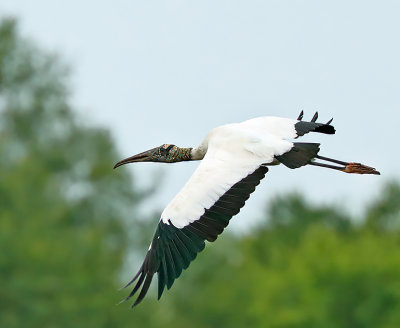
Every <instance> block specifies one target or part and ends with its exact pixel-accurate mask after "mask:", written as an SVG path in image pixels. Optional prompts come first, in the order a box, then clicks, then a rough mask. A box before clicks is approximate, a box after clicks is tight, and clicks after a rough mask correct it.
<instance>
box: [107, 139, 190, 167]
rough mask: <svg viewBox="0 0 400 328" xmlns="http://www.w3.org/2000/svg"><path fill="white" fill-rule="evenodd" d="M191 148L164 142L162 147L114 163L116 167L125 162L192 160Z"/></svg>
mask: <svg viewBox="0 0 400 328" xmlns="http://www.w3.org/2000/svg"><path fill="white" fill-rule="evenodd" d="M191 150H192V148H179V147H178V146H175V145H171V144H163V145H161V146H160V147H156V148H153V149H150V150H147V151H145V152H143V153H140V154H137V155H134V156H131V157H128V158H126V159H124V160H122V161H120V162H118V163H117V164H115V165H114V169H115V168H117V167H118V166H121V165H124V164H128V163H137V162H162V163H174V162H181V161H190V160H191Z"/></svg>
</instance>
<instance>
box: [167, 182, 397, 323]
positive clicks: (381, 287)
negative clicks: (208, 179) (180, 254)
mask: <svg viewBox="0 0 400 328" xmlns="http://www.w3.org/2000/svg"><path fill="white" fill-rule="evenodd" d="M399 190H400V189H399V186H398V185H395V184H391V185H389V187H387V188H385V192H383V193H382V198H381V199H378V200H377V201H376V202H375V203H374V204H372V205H371V207H370V209H369V210H368V212H367V213H366V214H365V218H364V220H363V221H362V222H363V223H362V224H358V225H355V224H353V223H352V222H354V220H353V219H351V218H350V216H349V215H346V213H345V212H344V211H343V210H342V209H337V208H335V207H326V206H324V207H321V206H317V205H315V206H313V205H311V204H309V203H307V202H306V201H305V200H304V199H303V198H301V197H300V196H298V195H286V196H285V197H278V198H277V199H276V200H275V201H274V202H272V203H271V204H269V206H268V209H269V210H268V212H267V218H266V219H267V220H266V222H268V223H265V224H264V226H263V227H259V228H258V229H257V230H256V231H253V233H252V234H249V235H248V236H245V237H243V238H240V239H236V240H235V239H231V238H229V236H227V237H228V238H226V237H223V238H222V240H217V242H216V243H218V246H217V245H215V246H217V247H218V248H217V247H215V248H214V247H213V248H211V247H210V248H208V249H206V252H208V253H209V254H207V256H206V255H204V256H199V259H198V260H196V263H195V265H194V267H193V268H191V272H190V275H189V274H188V275H184V276H182V278H180V281H179V282H177V283H176V284H177V285H178V286H177V288H176V290H175V291H173V292H172V293H171V294H172V297H171V298H170V299H169V300H168V301H170V302H173V304H174V305H171V306H170V308H171V309H174V310H175V311H176V313H175V315H174V316H172V320H171V322H175V323H178V326H180V327H185V326H189V325H190V326H191V327H217V326H226V327H245V326H251V327H296V328H300V327H301V328H303V327H304V328H306V327H307V328H310V327H311V328H313V327H315V328H317V327H327V328H330V327H332V328H333V327H349V328H350V327H352V328H354V327H388V328H389V327H398V326H399V325H400V288H399V286H400V265H399V264H400V248H399V244H400V238H399V237H400V236H399V231H398V228H396V229H394V228H393V227H394V226H396V227H398V226H397V225H393V223H396V222H398V220H399V218H400V217H399V210H398V208H399V207H398V197H397V195H398V191H399ZM372 217H374V219H372ZM367 219H368V220H367ZM371 220H373V221H374V222H382V220H383V222H385V226H387V227H391V229H384V230H379V231H378V233H377V232H376V229H371V228H370V227H369V225H370V222H371ZM192 269H193V270H192ZM188 294H189V295H190V301H188V300H187V298H188ZM168 297H169V295H168Z"/></svg>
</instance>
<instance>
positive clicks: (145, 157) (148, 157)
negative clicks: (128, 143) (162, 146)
mask: <svg viewBox="0 0 400 328" xmlns="http://www.w3.org/2000/svg"><path fill="white" fill-rule="evenodd" d="M157 149H158V148H153V149H150V150H147V151H144V152H143V153H140V154H137V155H133V156H131V157H128V158H125V159H123V160H122V161H119V162H118V163H117V164H115V165H114V169H116V168H117V167H118V166H121V165H124V164H128V163H136V162H153V159H154V153H155V152H156V150H157Z"/></svg>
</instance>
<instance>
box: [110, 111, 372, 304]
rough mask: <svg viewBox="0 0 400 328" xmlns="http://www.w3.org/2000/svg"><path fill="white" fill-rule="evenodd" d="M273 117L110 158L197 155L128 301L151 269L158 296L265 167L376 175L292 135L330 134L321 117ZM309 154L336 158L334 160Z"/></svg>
mask: <svg viewBox="0 0 400 328" xmlns="http://www.w3.org/2000/svg"><path fill="white" fill-rule="evenodd" d="M302 118H303V112H301V113H300V115H299V117H298V119H297V120H292V119H287V118H280V117H259V118H254V119H250V120H247V121H244V122H242V123H234V124H227V125H223V126H220V127H217V128H215V129H213V130H212V131H211V132H210V133H208V134H207V136H206V137H205V138H204V140H203V142H202V143H201V144H200V145H199V146H198V147H196V148H179V147H177V146H175V145H170V144H164V145H161V146H160V147H156V148H153V149H150V150H148V151H146V152H143V153H140V154H137V155H134V156H132V157H129V158H127V159H124V160H122V161H120V162H118V163H117V164H116V165H115V167H118V166H121V165H123V164H127V163H133V162H166V163H173V162H179V161H189V160H201V163H200V165H199V166H198V168H197V169H196V170H195V172H194V173H193V175H192V176H191V177H190V179H189V180H188V181H187V183H186V184H185V185H184V186H183V188H182V189H181V191H180V192H179V193H178V194H177V195H176V196H175V197H174V198H173V199H172V201H171V202H170V203H169V204H168V205H167V207H166V208H165V209H164V211H163V213H162V214H161V219H160V222H159V224H158V226H157V230H156V232H155V235H154V238H153V241H152V243H151V244H150V247H149V250H148V252H147V255H146V258H145V260H144V262H143V264H142V266H141V268H140V270H139V272H138V273H137V274H136V275H135V277H133V279H132V280H131V281H130V282H129V283H128V284H127V285H126V286H129V285H130V284H132V283H133V282H134V281H136V280H137V279H138V281H137V282H136V285H135V287H134V288H133V290H132V292H131V293H130V295H129V296H128V297H127V298H126V299H129V298H130V297H131V296H133V295H134V294H135V293H136V292H137V291H138V290H139V289H140V288H141V291H140V294H139V296H138V298H137V299H136V301H135V303H134V304H133V306H135V305H137V304H138V303H140V302H141V301H142V299H143V298H144V296H145V295H146V293H147V291H148V288H149V286H150V284H151V281H152V279H153V276H154V274H155V273H157V275H158V297H159V298H160V297H161V295H162V293H163V290H164V288H165V286H166V287H167V288H168V289H169V288H170V287H171V286H172V284H173V282H174V280H175V279H176V278H178V277H179V276H180V274H181V273H182V270H183V269H186V268H187V267H188V266H189V264H190V262H191V261H193V260H194V258H195V257H196V255H197V253H198V252H200V251H201V250H202V249H203V248H204V246H205V243H204V242H205V240H207V241H214V240H215V239H216V238H217V237H218V235H219V234H220V233H222V231H223V230H224V228H225V227H226V226H227V225H228V223H229V220H230V219H231V218H232V216H234V215H235V214H237V213H238V212H239V211H240V209H241V208H242V207H243V206H244V204H245V201H246V200H247V199H248V198H249V196H250V194H251V193H252V192H253V191H254V189H255V187H256V186H257V185H258V184H259V183H260V181H261V180H262V179H263V178H264V176H265V174H266V173H267V172H268V168H267V166H269V165H277V164H280V163H282V164H284V165H286V166H287V167H289V168H291V169H294V168H299V167H301V166H304V165H314V166H321V167H325V168H330V169H335V170H339V171H342V172H346V173H359V174H379V172H378V171H376V170H375V169H374V168H371V167H368V166H365V165H363V164H360V163H347V162H342V161H338V160H335V159H331V158H327V157H322V156H319V155H318V152H319V144H318V143H298V142H294V139H296V138H298V137H300V136H302V135H304V134H305V133H308V132H319V133H325V134H334V133H335V129H334V128H333V127H332V126H331V125H330V123H331V121H332V120H330V121H328V122H327V123H325V124H323V123H317V122H316V120H317V118H318V114H317V113H315V115H314V117H313V118H312V119H311V121H310V122H306V121H302ZM315 159H321V160H324V161H328V162H332V163H335V164H340V165H341V166H334V165H331V164H324V163H320V162H316V161H315Z"/></svg>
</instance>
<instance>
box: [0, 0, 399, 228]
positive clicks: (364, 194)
mask: <svg viewBox="0 0 400 328" xmlns="http://www.w3.org/2000/svg"><path fill="white" fill-rule="evenodd" d="M5 14H9V15H14V16H16V17H18V18H19V19H20V25H21V31H22V32H23V33H24V34H25V35H28V36H29V37H32V38H34V39H35V40H36V41H37V42H38V43H39V44H40V45H41V46H42V47H43V48H45V49H48V50H50V51H55V52H57V53H60V54H61V55H62V57H63V58H64V60H65V61H66V62H67V63H70V64H71V66H72V68H73V74H72V87H73V88H72V90H73V94H74V97H73V99H74V103H75V104H76V105H77V107H78V108H79V110H80V111H81V112H82V115H83V117H85V118H87V119H89V120H91V121H95V122H98V123H100V124H102V125H104V126H107V127H109V128H110V129H111V130H112V131H113V134H114V136H115V140H116V141H117V144H118V146H119V148H120V152H121V155H122V157H126V156H130V155H133V154H135V153H138V152H141V151H143V150H146V149H149V148H152V147H154V146H158V145H160V144H162V143H175V144H177V145H180V146H195V145H197V144H198V143H199V142H200V141H201V140H202V138H203V137H204V136H205V135H206V133H207V132H208V131H209V130H210V129H212V128H213V127H215V126H218V125H221V124H225V123H230V122H239V121H243V120H245V119H248V118H253V117H257V116H263V115H277V116H284V117H291V118H296V117H297V115H298V113H299V112H300V110H301V109H303V110H304V111H305V118H311V117H312V115H313V113H314V111H315V110H318V111H319V113H320V118H321V120H328V119H329V118H331V117H334V121H333V123H334V125H335V127H336V130H337V134H336V135H335V136H320V135H317V134H314V135H311V136H308V137H307V138H306V140H308V141H310V140H313V141H318V142H321V143H322V147H321V148H322V150H321V154H322V155H325V156H330V157H334V158H338V159H342V160H350V161H360V162H362V163H365V164H367V165H371V166H374V167H377V168H378V169H379V170H380V171H381V172H382V175H381V176H380V177H377V176H351V175H346V174H341V173H339V172H335V171H334V172H331V171H329V170H325V169H320V168H315V167H311V168H302V169H298V170H289V169H286V168H283V167H278V168H272V169H271V170H270V173H269V174H268V175H267V177H266V178H265V180H264V181H263V182H262V185H261V186H260V187H259V188H258V189H257V191H256V193H255V194H254V195H253V197H252V198H251V200H250V201H249V203H248V204H247V206H246V207H245V208H244V209H243V210H242V213H241V214H239V216H238V217H237V218H236V219H235V220H234V221H233V223H234V224H233V225H234V226H236V227H237V228H240V227H241V226H242V225H241V224H240V221H242V223H244V222H246V221H247V220H249V219H250V218H253V217H258V216H262V214H261V211H262V209H263V208H264V206H265V201H266V200H268V199H271V198H272V197H274V195H276V194H277V193H282V192H285V191H290V190H301V191H302V192H304V193H305V194H306V195H307V196H308V197H309V198H310V199H313V200H315V201H316V202H327V203H330V202H343V203H344V204H346V205H347V206H348V207H349V208H354V209H355V210H359V209H361V208H362V205H364V204H367V203H368V201H369V200H370V199H371V198H372V197H374V196H376V195H377V191H378V189H377V188H378V187H379V186H380V185H381V183H382V182H383V181H385V180H389V179H392V178H399V173H398V166H399V164H398V162H399V159H400V156H399V153H398V150H397V148H398V146H397V140H395V137H397V130H398V126H399V121H400V19H399V17H400V2H399V1H385V0H383V1H365V0H364V1H341V0H339V1H320V0H319V1H307V0H304V1H296V0H291V1H289V0H286V1H285V0H279V1H278V0H275V1H272V0H270V1H233V0H231V1H227V0H226V1H215V0H214V1H205V0H203V1H188V0H185V1H184V0H182V1H181V0H174V1H122V0H114V1H98V0H97V1H76V0H70V1H63V2H61V1H52V0H36V1H28V0H26V1H22V0H2V1H1V2H0V15H1V16H4V15H5ZM196 165H197V164H196V163H181V164H176V165H169V166H165V167H164V168H165V170H164V171H163V172H164V173H165V174H166V175H167V177H166V179H165V181H164V183H163V185H162V187H161V188H160V190H159V194H158V197H157V198H156V199H155V200H154V204H155V205H156V206H159V207H160V208H162V207H164V206H165V205H166V203H167V202H168V201H169V200H170V199H172V197H173V196H174V194H175V193H176V192H177V191H178V190H179V189H180V187H181V186H182V185H183V184H184V183H185V181H186V180H187V178H188V177H189V176H190V174H191V173H192V172H193V170H194V169H195V167H196ZM160 167H161V164H158V165H157V164H156V165H149V164H139V165H136V166H135V167H134V166H133V165H132V166H131V168H130V169H132V170H134V171H135V172H136V173H137V175H139V176H140V183H141V185H146V184H148V183H149V181H151V176H152V173H154V172H155V171H157V169H158V168H160ZM147 206H149V207H150V206H153V204H149V203H148V204H147Z"/></svg>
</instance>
